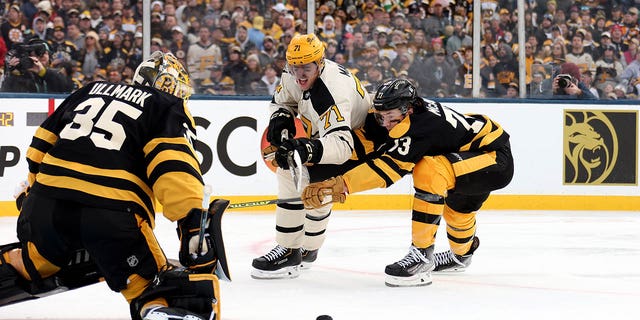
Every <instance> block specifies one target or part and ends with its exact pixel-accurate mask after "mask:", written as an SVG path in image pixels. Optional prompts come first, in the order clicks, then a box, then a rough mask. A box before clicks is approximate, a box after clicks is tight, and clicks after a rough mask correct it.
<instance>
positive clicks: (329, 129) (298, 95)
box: [269, 60, 372, 164]
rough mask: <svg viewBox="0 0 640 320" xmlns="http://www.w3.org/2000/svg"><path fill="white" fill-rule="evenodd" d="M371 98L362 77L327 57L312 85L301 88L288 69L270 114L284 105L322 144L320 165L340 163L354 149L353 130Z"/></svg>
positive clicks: (278, 88)
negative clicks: (361, 79)
mask: <svg viewBox="0 0 640 320" xmlns="http://www.w3.org/2000/svg"><path fill="white" fill-rule="evenodd" d="M371 106H372V98H371V97H370V95H369V93H368V92H367V91H366V90H365V89H364V87H362V85H361V84H360V80H358V78H357V77H356V76H355V75H353V74H351V72H349V70H347V69H346V68H345V67H343V66H341V65H339V64H337V63H335V62H333V61H330V60H325V63H324V70H322V73H321V75H320V77H319V78H318V79H316V82H315V83H314V84H313V87H311V89H309V90H308V91H302V89H300V86H298V84H297V83H296V79H295V77H294V76H293V75H292V74H290V73H288V72H287V71H286V70H285V71H284V72H283V73H282V79H281V82H280V85H278V87H277V88H276V91H275V92H274V94H273V99H272V100H271V104H270V106H269V108H270V110H271V113H273V112H274V111H276V110H278V109H279V108H285V109H288V110H289V111H292V112H293V113H294V114H298V115H299V117H300V119H301V120H302V123H303V124H304V127H305V130H306V135H307V137H309V138H313V139H318V140H319V141H320V142H321V143H322V147H323V150H324V151H323V152H322V158H321V159H320V162H319V163H321V164H341V163H343V162H345V161H347V160H349V158H351V153H352V151H353V138H352V136H351V132H350V130H351V129H356V128H360V127H362V126H363V125H364V120H365V118H366V116H367V112H368V111H369V108H371Z"/></svg>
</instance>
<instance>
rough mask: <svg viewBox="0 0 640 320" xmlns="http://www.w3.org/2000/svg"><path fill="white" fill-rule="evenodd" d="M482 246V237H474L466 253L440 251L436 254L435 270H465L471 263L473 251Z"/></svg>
mask: <svg viewBox="0 0 640 320" xmlns="http://www.w3.org/2000/svg"><path fill="white" fill-rule="evenodd" d="M479 246H480V239H478V237H474V238H473V242H472V243H471V248H469V251H468V252H467V253H466V254H465V255H462V256H461V255H457V254H454V253H453V252H452V251H451V250H447V251H444V252H438V253H436V254H435V255H434V260H435V262H436V268H435V269H434V270H433V272H463V271H464V270H465V269H466V268H467V267H468V266H469V265H470V264H471V258H472V257H473V253H474V252H475V251H476V249H478V247H479Z"/></svg>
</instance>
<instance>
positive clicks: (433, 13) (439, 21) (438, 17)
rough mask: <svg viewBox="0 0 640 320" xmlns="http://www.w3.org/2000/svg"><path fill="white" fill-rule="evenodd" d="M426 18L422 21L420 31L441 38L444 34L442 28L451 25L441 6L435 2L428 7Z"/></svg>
mask: <svg viewBox="0 0 640 320" xmlns="http://www.w3.org/2000/svg"><path fill="white" fill-rule="evenodd" d="M428 10H429V12H428V15H427V18H426V19H424V20H422V29H423V30H428V31H429V32H430V33H431V34H432V35H436V36H441V35H443V34H444V27H445V26H448V25H450V24H451V22H450V21H449V19H448V18H447V17H446V16H445V15H444V8H443V7H442V4H441V3H440V2H438V1H436V2H435V3H434V4H433V5H431V6H429V9H428Z"/></svg>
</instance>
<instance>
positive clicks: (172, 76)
mask: <svg viewBox="0 0 640 320" xmlns="http://www.w3.org/2000/svg"><path fill="white" fill-rule="evenodd" d="M133 83H134V84H139V85H143V86H149V87H153V88H156V89H158V90H160V91H164V92H167V93H170V94H172V95H174V96H176V97H178V98H182V99H185V100H186V99H189V96H191V93H192V92H193V88H192V87H191V85H190V83H189V73H188V72H187V70H185V68H184V67H183V66H182V64H181V63H180V61H178V59H177V58H176V57H175V56H174V55H173V54H171V53H163V52H161V51H156V52H154V53H152V54H151V56H150V57H149V58H148V59H147V60H145V61H144V62H142V63H141V64H140V65H139V66H138V68H137V69H136V72H135V73H134V75H133Z"/></svg>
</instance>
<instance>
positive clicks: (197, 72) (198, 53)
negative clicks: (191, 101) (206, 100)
mask: <svg viewBox="0 0 640 320" xmlns="http://www.w3.org/2000/svg"><path fill="white" fill-rule="evenodd" d="M198 35H199V39H198V41H197V42H196V43H194V44H192V45H191V46H189V50H188V52H187V59H186V60H187V68H188V70H189V73H190V74H191V81H193V85H194V88H195V90H196V92H198V87H199V85H200V82H202V80H204V79H205V78H207V77H209V74H210V68H211V66H213V65H214V64H222V52H221V51H220V47H218V46H217V45H216V44H214V43H213V42H212V41H211V31H209V28H207V27H205V26H201V27H200V30H198Z"/></svg>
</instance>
